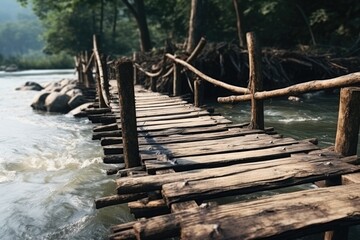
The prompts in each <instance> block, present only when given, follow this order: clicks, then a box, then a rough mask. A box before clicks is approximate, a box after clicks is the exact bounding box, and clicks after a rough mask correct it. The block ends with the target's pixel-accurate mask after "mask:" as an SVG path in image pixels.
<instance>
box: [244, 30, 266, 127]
mask: <svg viewBox="0 0 360 240" xmlns="http://www.w3.org/2000/svg"><path fill="white" fill-rule="evenodd" d="M246 40H247V46H248V52H249V81H250V90H251V93H252V94H251V96H252V98H251V120H250V127H251V128H252V129H264V103H263V101H262V100H258V99H255V98H254V95H255V93H256V92H258V91H262V88H263V83H262V71H261V48H260V46H259V43H258V41H257V39H256V36H255V33H253V32H249V33H247V34H246Z"/></svg>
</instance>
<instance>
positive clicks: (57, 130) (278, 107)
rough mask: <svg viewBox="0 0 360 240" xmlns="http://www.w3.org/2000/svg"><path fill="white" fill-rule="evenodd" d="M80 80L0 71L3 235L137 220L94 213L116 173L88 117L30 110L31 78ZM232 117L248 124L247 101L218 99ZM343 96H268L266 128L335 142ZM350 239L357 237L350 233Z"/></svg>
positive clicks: (94, 230)
mask: <svg viewBox="0 0 360 240" xmlns="http://www.w3.org/2000/svg"><path fill="white" fill-rule="evenodd" d="M63 78H75V75H74V72H73V70H60V71H53V70H50V71H23V72H15V73H4V72H0V131H1V134H0V226H1V227H0V239H2V240H7V239H9V240H13V239H106V237H107V235H108V233H109V232H108V231H109V227H110V226H111V225H113V224H118V223H122V222H128V221H131V220H133V217H132V216H131V214H130V213H129V211H128V209H127V207H126V205H119V206H114V207H108V208H104V209H100V210H96V209H95V207H94V202H93V200H94V199H96V198H99V197H103V196H108V195H112V194H113V193H114V189H115V183H114V177H108V176H106V173H105V170H106V169H108V168H110V166H109V165H105V164H103V163H102V161H101V157H102V148H101V147H100V144H99V142H97V141H92V140H91V134H92V130H91V129H92V127H93V125H92V124H91V123H90V122H89V121H88V120H86V119H75V118H73V117H71V116H68V115H62V114H50V113H42V112H37V111H33V110H32V109H31V107H30V104H31V101H32V99H33V98H34V96H35V95H36V92H33V91H15V90H14V89H15V88H16V87H18V86H20V85H22V84H23V83H25V82H26V81H35V82H38V83H40V84H44V83H47V82H50V81H55V80H60V79H63ZM213 106H215V108H216V111H217V112H221V113H223V114H224V115H225V116H227V117H228V118H230V119H231V120H233V121H234V122H246V121H248V117H249V112H250V110H249V106H248V105H246V104H241V105H219V104H213ZM337 109H338V98H329V97H323V96H321V97H317V98H309V99H304V101H303V102H302V103H294V102H288V101H268V102H266V104H265V119H266V126H273V127H275V129H276V130H277V131H278V132H279V133H281V134H284V135H285V136H292V137H296V138H298V137H300V138H313V137H317V138H318V139H319V141H320V145H322V146H328V145H330V144H332V143H333V141H334V136H335V131H336V119H337ZM353 239H358V238H356V237H353Z"/></svg>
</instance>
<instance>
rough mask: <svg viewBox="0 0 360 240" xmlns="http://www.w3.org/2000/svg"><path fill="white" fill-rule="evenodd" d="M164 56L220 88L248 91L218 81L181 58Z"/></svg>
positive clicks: (235, 91) (247, 91)
mask: <svg viewBox="0 0 360 240" xmlns="http://www.w3.org/2000/svg"><path fill="white" fill-rule="evenodd" d="M166 56H167V57H168V58H170V59H171V60H173V61H174V62H176V63H179V64H181V65H182V66H184V67H185V68H187V69H189V70H190V71H192V72H193V73H195V74H196V75H197V76H199V77H200V78H201V79H203V80H205V81H207V82H209V83H211V84H214V85H215V86H218V87H222V88H225V89H227V90H229V91H232V92H234V93H241V94H243V93H250V91H249V89H247V88H243V87H237V86H233V85H230V84H227V83H224V82H222V81H219V80H217V79H214V78H211V77H209V76H207V75H205V74H203V73H202V72H200V71H199V70H198V69H196V68H194V67H193V66H191V65H190V64H188V63H187V62H186V61H184V60H181V59H178V58H176V57H175V56H173V55H171V54H168V53H167V54H166Z"/></svg>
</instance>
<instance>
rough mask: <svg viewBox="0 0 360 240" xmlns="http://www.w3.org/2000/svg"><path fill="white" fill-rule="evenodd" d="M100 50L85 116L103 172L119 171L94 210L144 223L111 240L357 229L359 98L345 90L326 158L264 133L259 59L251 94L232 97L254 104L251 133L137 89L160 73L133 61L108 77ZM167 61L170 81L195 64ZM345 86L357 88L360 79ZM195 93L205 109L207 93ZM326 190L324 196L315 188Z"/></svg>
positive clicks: (336, 234) (341, 234)
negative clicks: (110, 210) (116, 208)
mask: <svg viewBox="0 0 360 240" xmlns="http://www.w3.org/2000/svg"><path fill="white" fill-rule="evenodd" d="M252 41H253V39H252V36H251V35H248V44H249V54H250V53H251V52H252V46H253V47H254V46H255V47H254V49H255V50H254V54H255V53H256V51H258V50H256V45H252ZM199 48H201V46H200V47H199ZM94 50H95V54H94V55H93V56H94V57H93V59H94V60H95V62H97V64H98V65H97V69H98V70H99V71H98V74H97V75H98V96H99V107H98V108H94V109H89V110H88V111H87V113H88V117H89V119H90V120H92V121H93V122H94V123H101V124H100V125H98V126H96V127H95V128H94V134H93V137H94V139H100V140H101V144H102V146H103V148H104V154H105V157H104V162H105V163H116V164H118V168H116V169H110V170H109V171H108V174H117V176H118V177H117V178H116V180H115V181H116V185H117V188H116V190H115V189H114V195H113V196H107V197H103V198H100V199H97V200H96V207H97V208H102V207H106V206H111V205H115V204H121V203H127V204H128V206H129V208H130V211H131V212H132V213H133V214H134V215H135V217H136V218H137V219H138V220H137V221H134V222H129V223H123V224H119V225H116V226H113V227H112V228H111V231H112V233H111V235H110V236H109V237H110V239H166V238H170V237H180V238H181V239H295V238H297V237H301V236H304V235H308V234H312V233H317V232H325V231H326V233H325V239H346V238H347V235H348V230H347V227H348V226H350V225H357V224H360V207H359V206H360V178H359V176H360V173H357V172H359V171H360V167H358V166H357V165H356V163H357V161H358V157H357V156H356V148H357V137H358V132H359V121H360V120H359V118H360V107H359V104H360V90H359V88H356V87H348V88H343V89H342V90H341V96H340V97H341V101H340V110H339V122H338V132H337V139H336V143H335V147H334V149H331V148H327V149H320V148H319V147H318V146H317V145H316V143H317V142H316V140H315V139H307V140H295V139H293V138H288V137H282V136H281V135H279V134H278V133H276V132H275V130H274V129H273V128H264V120H263V113H262V111H263V107H262V102H261V101H262V99H264V98H262V99H259V98H260V97H259V98H257V97H255V96H256V94H259V91H261V82H260V81H259V77H258V76H256V75H257V74H258V73H257V71H258V68H259V66H257V64H258V63H256V60H255V58H253V60H252V59H251V57H250V66H253V67H255V70H253V71H250V79H252V84H251V85H252V86H251V88H250V89H247V88H245V89H242V88H239V87H235V86H230V87H229V88H233V89H235V92H236V91H239V92H242V91H243V93H244V94H247V95H249V97H250V99H251V101H252V106H253V109H252V119H251V123H250V124H249V123H247V124H233V123H232V122H231V121H230V120H228V119H226V118H224V117H222V116H220V115H218V114H216V113H214V112H213V111H211V109H204V108H199V107H198V106H194V105H193V104H189V103H188V99H189V96H188V95H185V96H168V95H164V94H160V93H156V92H154V91H150V90H147V89H144V88H143V87H142V86H140V85H135V87H134V86H133V85H132V83H133V81H134V78H135V81H136V75H137V74H136V73H137V71H139V70H141V71H144V72H145V74H147V76H148V77H150V78H154V79H156V77H157V76H159V75H160V74H162V73H147V72H146V71H145V70H143V69H141V68H140V67H139V66H137V65H136V64H135V65H133V63H132V61H129V60H119V61H117V62H116V63H112V68H109V67H107V66H104V62H101V59H100V57H99V56H100V55H99V53H97V48H96V43H95V48H94ZM196 51H197V50H196ZM196 51H195V52H196ZM195 55H196V53H195ZM250 55H251V54H250ZM255 55H256V54H255ZM255 55H254V56H255ZM168 57H169V58H172V59H173V60H174V67H173V70H172V71H173V73H174V74H177V73H178V71H177V70H176V68H178V67H180V66H183V67H186V66H187V65H188V64H189V63H190V62H191V61H183V60H178V59H176V58H175V57H173V56H171V55H169V56H168ZM177 64H183V65H177ZM134 66H135V67H134ZM187 68H188V69H189V67H187ZM85 69H87V67H86V68H85ZM100 69H101V70H100ZM195 70H196V69H195ZM106 71H114V72H115V73H116V74H115V75H116V80H110V81H107V80H106V79H105V78H106V77H105V76H106V74H104V72H106ZM101 72H102V73H101ZM160 72H161V71H160ZM251 72H253V73H251ZM166 74H168V73H166ZM113 75H114V74H113ZM197 75H198V76H200V77H201V79H203V80H204V79H206V78H209V77H208V76H204V75H202V74H201V73H199V74H197ZM344 77H345V78H346V79H349V78H351V79H357V80H356V81H357V82H356V83H357V84H358V83H359V82H360V75H359V74H355V75H351V76H344ZM176 79H177V76H176V75H175V76H174V84H173V85H174V93H175V94H173V95H178V94H176V93H177V92H178V90H177V89H176V88H177V87H178V86H179V83H176V82H175V80H176ZM208 80H209V79H208ZM335 80H337V79H335ZM210 81H213V79H210ZM215 81H216V80H215ZM153 82H155V80H154V81H153ZM331 82H332V83H333V82H334V81H331ZM107 83H108V84H107ZM155 83H156V82H155ZM213 83H214V84H216V82H213ZM259 83H260V84H259ZM196 84H198V85H199V86H200V85H201V84H199V83H196ZM340 85H341V84H340ZM343 85H345V86H349V85H350V86H351V85H354V82H353V80H351V83H349V82H347V83H344V81H343V82H342V85H341V86H339V87H342V86H343ZM225 87H228V86H225ZM152 88H153V90H156V87H154V86H153V87H152ZM194 88H195V89H198V87H196V86H194ZM300 88H301V87H300ZM195 92H196V94H195V95H196V96H195V102H196V105H199V102H200V98H199V96H201V93H200V92H197V91H195ZM247 95H244V96H247ZM234 99H236V98H235V97H232V98H231V101H235V100H234ZM225 101H226V99H225ZM354 151H355V152H354ZM320 181H323V183H324V184H323V185H324V186H326V187H314V186H315V185H313V183H317V184H318V185H320V184H319V183H320ZM341 184H342V185H341ZM291 186H296V187H295V188H289V187H291ZM267 190H275V192H278V193H281V194H275V195H273V194H272V195H269V194H268V193H267V192H266V191H267ZM295 190H296V191H295Z"/></svg>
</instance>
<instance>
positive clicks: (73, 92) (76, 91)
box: [66, 88, 83, 97]
mask: <svg viewBox="0 0 360 240" xmlns="http://www.w3.org/2000/svg"><path fill="white" fill-rule="evenodd" d="M66 94H67V95H69V96H70V97H75V96H76V95H83V92H82V91H81V89H79V88H75V89H71V90H69V91H67V92H66Z"/></svg>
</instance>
